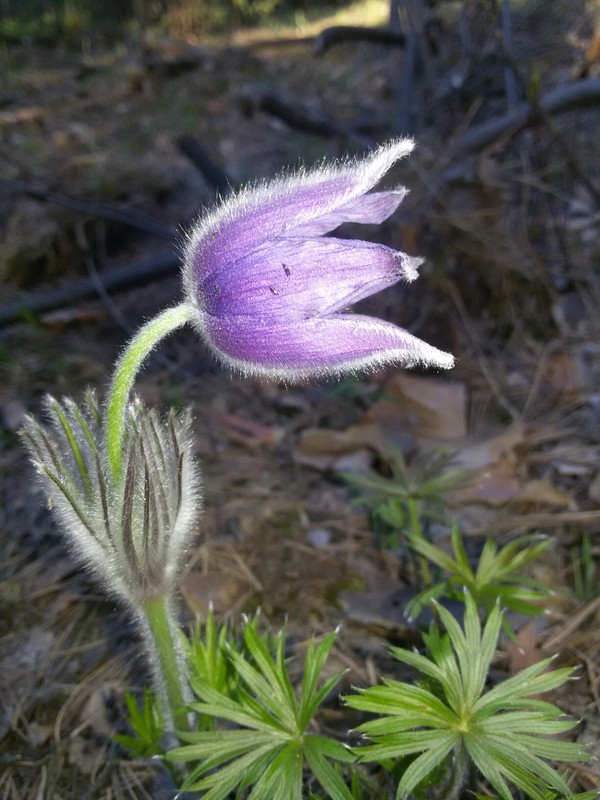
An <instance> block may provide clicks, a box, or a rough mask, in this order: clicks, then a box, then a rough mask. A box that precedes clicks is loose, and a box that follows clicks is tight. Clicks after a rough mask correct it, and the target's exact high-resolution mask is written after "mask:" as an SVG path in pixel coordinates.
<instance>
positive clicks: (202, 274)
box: [183, 139, 454, 380]
mask: <svg viewBox="0 0 600 800" xmlns="http://www.w3.org/2000/svg"><path fill="white" fill-rule="evenodd" d="M412 148H413V143H412V141H410V140H408V139H401V140H397V141H392V142H391V143H389V144H386V145H384V146H383V147H381V148H380V149H379V150H377V151H375V152H374V153H372V154H370V155H369V156H367V157H366V158H364V159H362V160H353V161H350V160H349V161H344V162H342V163H340V164H337V165H334V166H328V167H318V168H316V169H314V170H312V171H310V172H298V173H296V174H294V175H289V176H284V177H282V178H279V179H276V180H274V181H270V182H265V183H263V184H259V185H256V186H253V187H250V188H246V189H243V190H242V191H240V192H239V193H238V194H237V195H236V196H234V197H233V198H230V199H227V200H226V201H224V202H223V203H222V204H221V205H219V206H217V207H216V208H215V209H214V210H213V211H212V212H209V213H208V214H207V215H206V216H204V217H203V218H201V219H200V220H199V222H198V223H197V224H196V226H195V227H194V228H193V229H192V231H191V232H190V234H189V236H188V239H187V242H186V246H185V252H184V269H183V278H184V286H185V291H186V295H187V301H188V303H190V304H191V305H192V306H193V307H194V314H193V322H194V323H195V326H196V328H197V330H198V331H199V333H200V335H201V336H202V338H203V339H204V341H205V342H206V344H207V345H208V346H209V348H210V349H211V350H212V351H213V352H214V353H215V354H216V355H217V356H218V357H219V358H220V359H221V360H222V361H224V362H225V363H226V364H227V365H228V366H230V367H232V368H234V369H237V370H239V371H241V372H243V373H245V374H251V375H253V374H254V375H262V376H265V377H272V378H281V379H284V380H294V379H301V378H306V377H310V376H316V375H320V374H340V373H344V372H348V371H351V370H354V369H360V368H370V367H376V366H379V365H383V364H388V363H396V364H399V365H401V366H405V367H410V366H415V365H417V364H423V365H429V366H434V367H438V368H448V367H451V366H452V364H453V363H454V359H453V357H452V356H451V355H449V354H448V353H444V352H442V351H441V350H438V349H436V348H435V347H432V346H431V345H428V344H426V343H425V342H423V341H421V340H420V339H417V338H416V337H415V336H412V335H411V334H410V333H408V332H407V331H405V330H403V329H402V328H399V327H397V326H396V325H393V324H391V323H389V322H384V321H382V320H379V319H375V318H373V317H369V316H363V315H359V314H349V313H344V309H346V308H347V307H348V306H350V305H352V304H353V303H355V302H357V301H359V300H362V299H363V298H365V297H369V296H370V295H372V294H375V293H376V292H379V291H380V290H382V289H384V288H386V287H388V286H391V285H392V284H395V283H396V282H398V281H400V280H405V281H412V280H414V279H415V278H416V277H417V267H418V266H419V265H420V263H421V260H420V259H417V258H414V257H411V256H408V255H406V254H404V253H400V252H398V251H396V250H393V249H391V248H389V247H386V246H384V245H382V244H374V243H372V242H366V241H360V240H348V239H340V238H336V237H333V236H326V234H329V233H330V232H331V231H333V230H334V229H335V228H337V227H338V226H340V225H341V224H342V223H345V222H352V223H369V224H380V223H381V222H383V221H384V220H385V219H387V218H388V217H389V216H390V215H391V214H392V213H393V212H394V211H395V210H396V209H397V208H398V206H399V204H400V202H401V201H402V198H403V197H404V195H405V194H406V190H405V189H403V188H399V189H395V190H392V191H374V192H373V191H371V190H372V189H373V188H374V187H375V186H376V184H378V183H379V181H380V180H381V179H382V178H383V176H384V175H385V174H386V172H387V171H388V170H389V169H390V167H391V166H392V165H393V164H394V163H395V162H396V161H397V160H398V159H399V158H401V157H402V156H404V155H406V154H407V153H409V152H410V151H411V150H412Z"/></svg>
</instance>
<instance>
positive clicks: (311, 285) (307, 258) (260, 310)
mask: <svg viewBox="0 0 600 800" xmlns="http://www.w3.org/2000/svg"><path fill="white" fill-rule="evenodd" d="M420 263H421V259H416V258H411V257H410V256H407V255H405V254H404V253H399V252H397V251H396V250H392V249H391V248H389V247H385V245H382V244H373V243H372V242H363V241H356V240H353V239H335V238H333V237H331V238H326V239H321V238H311V239H292V238H283V239H275V240H274V241H270V242H268V243H267V244H265V245H264V246H262V247H259V248H258V249H257V250H254V252H252V253H250V254H248V255H246V256H244V258H242V259H240V260H239V261H238V262H237V263H236V264H233V265H229V264H227V265H224V266H223V268H222V269H221V270H219V271H218V272H215V273H214V274H213V275H212V276H211V280H210V281H204V282H203V284H202V286H201V288H200V298H199V301H198V302H199V304H200V311H205V312H207V313H208V314H210V315H211V316H213V317H227V316H231V317H235V316H246V317H254V318H255V319H256V320H257V321H260V320H261V319H268V320H269V321H270V322H272V323H285V322H287V321H290V322H291V321H293V320H298V319H307V318H309V317H317V316H319V317H322V316H327V315H330V314H332V313H334V312H335V311H339V310H341V309H343V308H346V307H347V306H349V305H352V304H353V303H356V302H358V301H359V300H362V299H363V298H365V297H370V296H371V295H372V294H375V293H376V292H379V291H381V290H382V289H386V288H387V287H388V286H391V285H392V284H394V283H396V282H397V281H399V280H401V279H404V280H407V281H411V280H414V279H415V278H416V277H417V270H416V268H417V266H418V265H419V264H420Z"/></svg>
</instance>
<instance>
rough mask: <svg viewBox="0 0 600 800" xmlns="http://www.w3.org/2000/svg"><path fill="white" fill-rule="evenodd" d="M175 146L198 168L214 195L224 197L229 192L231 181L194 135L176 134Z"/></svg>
mask: <svg viewBox="0 0 600 800" xmlns="http://www.w3.org/2000/svg"><path fill="white" fill-rule="evenodd" d="M176 141H177V146H178V147H179V149H180V150H181V152H182V153H183V154H184V155H185V156H187V158H189V160H190V161H191V162H192V164H193V165H194V166H195V167H196V169H198V170H199V172H200V173H201V174H202V176H203V178H204V179H205V180H206V181H207V183H209V184H210V185H211V186H212V188H213V189H214V191H215V194H216V195H219V196H220V197H224V196H225V195H228V194H229V193H230V192H231V181H230V180H229V177H228V176H227V174H226V173H225V172H224V171H223V170H222V169H221V167H219V166H218V165H217V164H215V162H214V161H213V160H212V158H211V157H210V156H209V154H208V153H207V152H206V150H205V149H204V147H203V146H202V145H201V144H200V142H199V141H198V139H196V137H195V136H190V134H188V133H184V134H182V135H181V136H178V137H177V139H176Z"/></svg>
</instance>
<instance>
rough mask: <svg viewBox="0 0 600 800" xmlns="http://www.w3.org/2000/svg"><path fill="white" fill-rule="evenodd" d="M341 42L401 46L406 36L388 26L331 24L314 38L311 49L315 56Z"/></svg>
mask: <svg viewBox="0 0 600 800" xmlns="http://www.w3.org/2000/svg"><path fill="white" fill-rule="evenodd" d="M342 42H375V43H376V44H385V45H390V46H396V47H398V46H402V45H404V44H405V43H406V37H405V36H404V34H403V33H402V31H394V30H390V29H389V28H363V27H360V26H355V25H333V26H332V27H330V28H325V29H324V30H322V31H321V33H319V35H318V36H317V37H316V38H315V42H314V45H313V51H314V54H315V55H316V56H322V55H323V53H325V52H326V51H327V50H329V48H330V47H333V45H336V44H341V43H342Z"/></svg>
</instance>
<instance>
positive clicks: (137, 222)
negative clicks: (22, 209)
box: [0, 178, 173, 241]
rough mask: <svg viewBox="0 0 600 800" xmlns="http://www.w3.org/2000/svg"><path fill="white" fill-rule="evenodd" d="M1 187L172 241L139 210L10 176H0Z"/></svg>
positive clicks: (166, 233) (170, 233) (158, 225)
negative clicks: (79, 198) (70, 195)
mask: <svg viewBox="0 0 600 800" xmlns="http://www.w3.org/2000/svg"><path fill="white" fill-rule="evenodd" d="M1 187H4V188H6V189H9V190H10V191H13V192H17V193H18V194H24V195H27V196H28V197H34V198H35V199H36V200H43V201H46V202H50V203H56V205H60V206H64V207H65V208H72V209H73V210H74V211H81V212H82V213H84V214H91V215H92V216H94V217H100V218H101V219H106V220H110V221H111V222H120V223H121V224H122V225H128V226H129V227H130V228H136V229H137V230H139V231H143V232H144V233H149V234H151V235H152V236H157V237H158V238H159V239H164V240H166V241H172V239H173V233H172V232H171V231H170V230H169V229H168V228H167V227H166V226H165V225H163V224H162V222H160V221H159V220H157V219H154V217H151V216H149V215H147V214H143V213H141V212H139V211H134V210H132V209H125V208H116V207H115V206H111V205H108V204H107V203H94V202H91V201H90V200H77V199H76V198H74V197H67V195H64V194H59V193H57V192H51V191H49V190H47V189H42V188H41V187H39V186H31V185H30V184H28V183H25V182H24V181H18V180H13V179H11V178H0V188H1Z"/></svg>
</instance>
